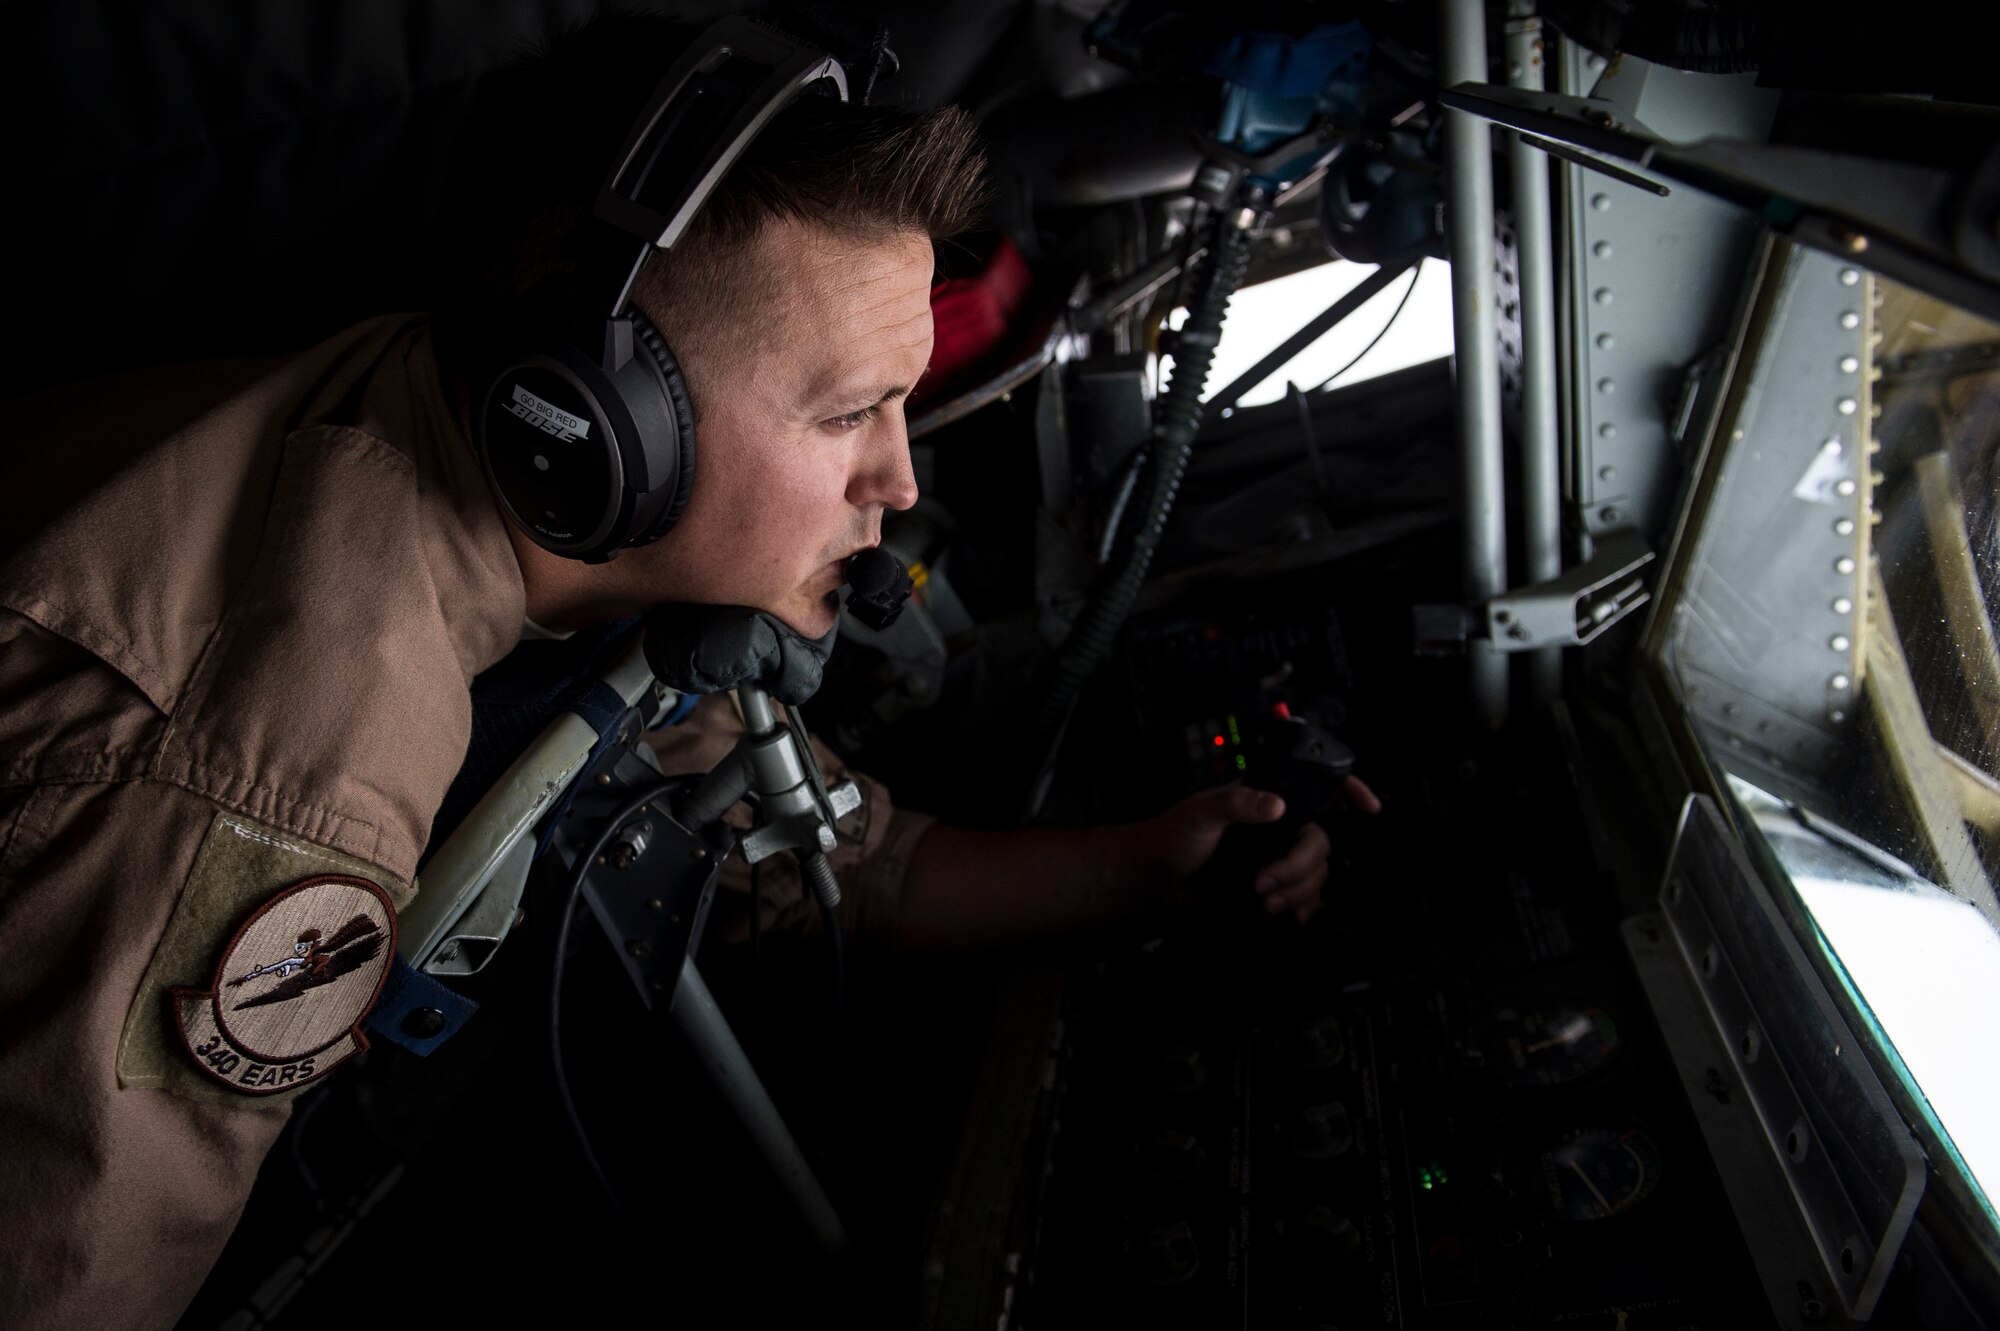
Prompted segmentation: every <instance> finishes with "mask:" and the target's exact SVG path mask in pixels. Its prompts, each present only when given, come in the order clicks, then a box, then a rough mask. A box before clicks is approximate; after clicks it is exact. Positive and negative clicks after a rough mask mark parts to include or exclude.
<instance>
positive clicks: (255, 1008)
mask: <svg viewBox="0 0 2000 1331" xmlns="http://www.w3.org/2000/svg"><path fill="white" fill-rule="evenodd" d="M395 957H396V913H395V909H394V907H392V906H391V905H390V904H389V895H388V893H386V892H384V891H383V890H382V889H381V888H379V887H377V886H376V885H375V884H373V883H371V882H369V881H368V880H367V879H365V878H348V877H344V876H341V875H336V874H327V875H324V876H321V877H318V878H308V879H306V880H305V881H304V882H302V883H295V884H293V885H292V886H290V887H288V888H286V889H284V890H283V891H282V892H280V893H278V894H277V895H276V896H274V897H272V898H271V899H270V900H268V901H266V902H265V903H264V904H263V905H261V906H259V907H257V909H256V910H255V911H254V912H252V913H251V915H250V918H249V919H247V920H245V921H243V923H242V924H241V925H239V926H238V927H237V930H236V935H235V937H233V938H231V939H230V940H229V945H228V947H226V948H224V949H223V953H222V960H221V961H220V962H219V963H218V964H217V966H216V970H215V980H214V982H213V983H212V985H211V986H210V988H208V989H206V990H200V989H174V990H171V991H170V996H171V1001H172V1004H173V1014H174V1023H175V1025H176V1027H177V1028H178V1029H179V1031H180V1037H181V1045H182V1047H183V1048H185V1049H186V1050H187V1052H188V1056H189V1057H191V1058H192V1059H194V1061H195V1066H196V1067H197V1068H199V1069H200V1070H201V1071H203V1072H205V1073H207V1074H208V1075H209V1076H210V1077H213V1078H214V1079H215V1080H217V1081H219V1082H221V1083H222V1084H223V1085H225V1086H227V1087H228V1088H229V1089H230V1090H232V1091H240V1092H242V1093H244V1094H247V1095H272V1094H275V1093H276V1092H278V1091H283V1090H290V1089H292V1088H293V1087H296V1086H303V1085H305V1084H306V1083H307V1082H310V1081H313V1080H315V1079H316V1078H319V1077H323V1076H325V1075H326V1074H327V1073H328V1072H330V1071H332V1070H333V1068H334V1067H335V1066H336V1065H337V1064H339V1063H340V1062H341V1061H342V1060H343V1059H346V1058H348V1057H350V1056H352V1055H354V1054H358V1053H360V1052H361V1051H362V1050H363V1049H366V1048H367V1047H368V1040H367V1037H366V1036H364V1035H362V1033H361V1019H362V1018H363V1017H365V1016H367V1015H368V1010H369V1009H370V1008H372V1007H374V1006H375V1000H376V998H377V997H379V996H380V995H381V993H382V982H383V981H384V980H386V979H387V978H388V976H389V966H390V963H391V962H393V961H394V960H395Z"/></svg>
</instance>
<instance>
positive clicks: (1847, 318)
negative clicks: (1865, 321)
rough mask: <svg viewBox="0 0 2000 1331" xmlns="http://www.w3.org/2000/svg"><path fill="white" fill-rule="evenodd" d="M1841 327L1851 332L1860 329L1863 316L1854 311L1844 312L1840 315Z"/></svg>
mask: <svg viewBox="0 0 2000 1331" xmlns="http://www.w3.org/2000/svg"><path fill="white" fill-rule="evenodd" d="M1840 326H1841V327H1842V328H1846V329H1849V330H1850V331H1851V330H1853V329H1856V328H1859V327H1861V316H1860V315H1858V314H1856V313H1855V312H1854V311H1853V310H1843V311H1841V314H1840Z"/></svg>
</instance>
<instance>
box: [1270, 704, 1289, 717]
mask: <svg viewBox="0 0 2000 1331" xmlns="http://www.w3.org/2000/svg"><path fill="white" fill-rule="evenodd" d="M1271 715H1272V716H1275V717H1277V718H1278V719H1279V720H1280V721H1289V720H1291V719H1292V709H1291V708H1289V707H1287V706H1285V704H1283V703H1281V702H1274V703H1272V704H1271Z"/></svg>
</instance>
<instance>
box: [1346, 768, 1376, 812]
mask: <svg viewBox="0 0 2000 1331" xmlns="http://www.w3.org/2000/svg"><path fill="white" fill-rule="evenodd" d="M1341 793H1342V794H1344V795H1346V796H1347V802H1348V804H1350V805H1352V806H1353V807H1354V808H1356V809H1359V810H1360V811H1361V812H1363V813H1380V812H1382V800H1381V797H1379V796H1378V795H1376V793H1375V792H1374V791H1372V790H1370V789H1369V788H1368V783H1367V782H1366V781H1363V780H1362V779H1361V778H1360V777H1358V776H1350V777H1348V778H1347V782H1346V784H1345V785H1343V786H1342V787H1341Z"/></svg>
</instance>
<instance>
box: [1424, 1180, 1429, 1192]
mask: <svg viewBox="0 0 2000 1331" xmlns="http://www.w3.org/2000/svg"><path fill="white" fill-rule="evenodd" d="M1430 1190H1431V1181H1430V1180H1429V1179H1428V1178H1426V1179H1425V1180H1424V1191H1425V1192H1429V1191H1430Z"/></svg>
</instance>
